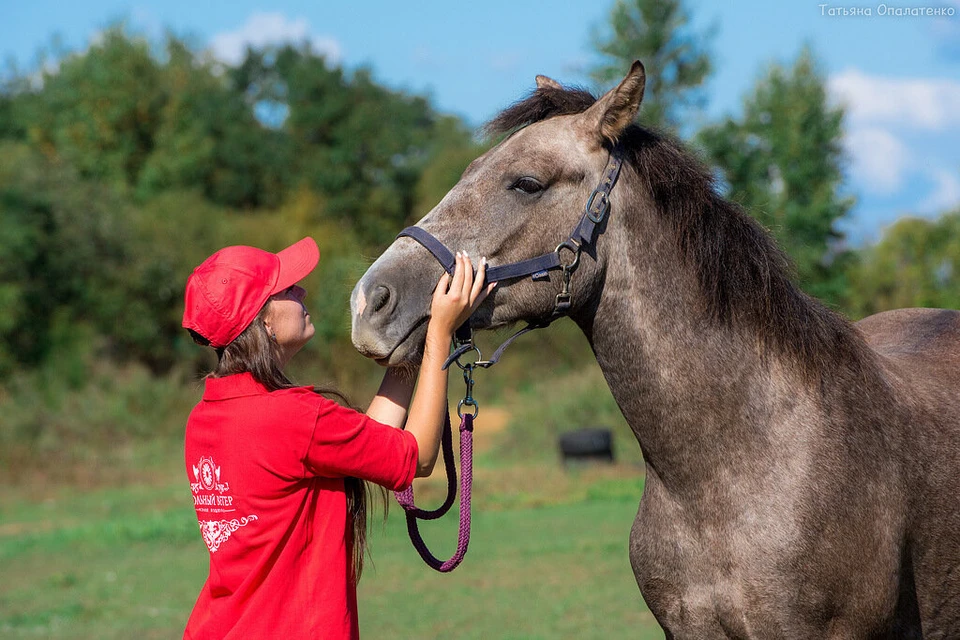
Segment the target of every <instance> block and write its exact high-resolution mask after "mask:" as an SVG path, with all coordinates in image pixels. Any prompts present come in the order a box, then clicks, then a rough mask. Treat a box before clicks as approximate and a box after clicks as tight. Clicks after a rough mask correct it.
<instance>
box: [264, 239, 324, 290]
mask: <svg viewBox="0 0 960 640" xmlns="http://www.w3.org/2000/svg"><path fill="white" fill-rule="evenodd" d="M277 258H279V259H280V273H279V274H278V276H277V284H276V286H275V287H274V288H273V291H271V292H270V295H273V294H274V293H279V292H280V291H283V290H284V289H286V288H287V287H289V286H291V285H295V284H297V283H298V282H300V281H301V280H303V279H304V278H306V277H307V276H308V275H310V272H311V271H313V270H314V268H316V266H317V262H318V261H319V260H320V249H319V248H318V247H317V242H316V240H314V239H313V238H310V237H307V238H304V239H303V240H301V241H299V242H296V243H294V244H292V245H290V246H289V247H287V248H286V249H284V250H283V251H278V252H277Z"/></svg>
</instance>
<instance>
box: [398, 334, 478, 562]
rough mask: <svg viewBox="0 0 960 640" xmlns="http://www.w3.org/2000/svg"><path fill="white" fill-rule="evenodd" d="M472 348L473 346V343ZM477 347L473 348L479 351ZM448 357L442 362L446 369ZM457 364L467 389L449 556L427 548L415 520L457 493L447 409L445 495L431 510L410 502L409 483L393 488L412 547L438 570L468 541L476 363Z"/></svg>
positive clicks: (439, 512) (459, 555) (430, 515)
mask: <svg viewBox="0 0 960 640" xmlns="http://www.w3.org/2000/svg"><path fill="white" fill-rule="evenodd" d="M473 348H474V349H476V347H473ZM479 353H480V351H479V350H477V354H478V355H479ZM450 362H451V361H448V362H447V363H446V364H445V365H444V369H446V368H447V367H448V366H449V364H450ZM452 362H456V363H457V366H458V367H460V368H461V369H462V370H463V380H464V382H465V383H466V385H467V392H466V395H465V396H464V398H463V399H462V400H461V401H460V403H459V404H458V405H457V415H459V416H460V529H459V532H458V534H457V550H456V551H455V552H454V554H453V556H452V557H451V558H450V559H449V560H446V561H443V560H440V559H438V558H437V557H436V556H434V555H433V554H432V553H430V549H428V548H427V545H426V543H425V542H424V541H423V537H422V536H421V535H420V527H419V525H418V523H417V520H436V519H437V518H440V517H441V516H443V515H444V514H446V513H447V511H449V510H450V507H451V506H452V505H453V501H454V499H455V498H456V495H457V468H456V464H455V463H454V460H453V430H452V429H451V427H450V413H449V412H447V414H446V416H445V419H444V424H443V432H442V434H441V436H440V444H441V448H442V450H443V462H444V468H445V470H446V475H447V497H446V499H445V500H444V502H443V504H442V505H440V507H439V508H437V509H435V510H433V511H425V510H423V509H420V508H418V507H417V506H416V505H415V504H414V498H413V484H411V485H410V486H409V487H408V488H407V489H405V490H403V491H397V492H395V494H394V495H396V498H397V502H398V503H399V504H400V506H401V507H402V508H403V510H404V512H405V515H406V518H407V533H408V534H409V535H410V542H412V543H413V547H414V549H416V550H417V553H419V554H420V557H421V558H423V561H424V562H426V563H427V565H428V566H429V567H430V568H432V569H435V570H437V571H439V572H440V573H448V572H450V571H453V570H454V569H456V568H457V566H458V565H459V564H460V563H461V562H462V561H463V558H464V556H465V555H467V546H468V545H469V544H470V498H471V495H472V493H473V419H474V418H476V417H477V414H478V413H480V406H479V405H478V404H477V401H476V400H474V399H473V369H474V367H475V366H476V363H471V364H466V365H463V364H460V361H459V359H454V360H452ZM464 407H472V408H473V409H472V410H473V413H472V414H471V413H464V411H463V408H464Z"/></svg>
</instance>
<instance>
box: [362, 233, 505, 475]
mask: <svg viewBox="0 0 960 640" xmlns="http://www.w3.org/2000/svg"><path fill="white" fill-rule="evenodd" d="M486 269H487V263H486V260H485V259H484V260H481V261H480V268H479V270H478V272H477V277H476V278H474V276H473V265H472V264H471V263H470V258H469V256H467V255H466V254H465V253H464V254H461V253H459V252H458V253H457V260H456V267H455V269H454V272H453V277H452V278H451V276H450V275H449V274H446V273H445V274H443V277H442V278H440V283H439V284H438V285H437V288H436V290H435V291H434V293H433V302H432V303H431V306H430V323H429V324H428V325H427V339H426V344H425V345H424V348H423V362H422V364H421V365H420V378H419V388H418V389H417V394H416V396H415V397H413V400H412V403H411V396H413V387H414V382H415V380H414V376H413V375H405V374H404V373H403V372H400V371H396V370H394V369H387V372H386V374H385V375H384V376H383V382H382V383H381V385H380V391H379V392H378V393H377V396H376V397H375V398H374V399H373V402H371V403H370V408H369V409H367V415H368V416H370V417H371V418H373V419H374V420H376V421H377V422H381V423H383V424H388V425H391V426H394V427H399V426H401V425H402V424H403V421H404V417H405V414H406V410H407V407H408V406H409V407H410V417H409V419H408V420H407V431H409V432H410V433H411V434H413V437H414V438H416V440H417V445H418V448H419V459H418V460H417V477H424V476H428V475H430V473H431V472H432V471H433V466H434V465H435V464H436V462H437V455H438V454H439V450H440V435H441V432H442V430H443V423H444V418H445V416H446V411H447V372H446V371H444V370H443V369H441V367H442V366H443V361H444V360H445V359H446V357H447V354H448V353H449V351H450V339H451V338H452V337H453V332H454V331H456V329H457V327H459V326H460V325H461V324H463V322H464V321H466V319H467V318H469V317H470V314H471V313H473V311H474V309H476V308H477V307H478V306H479V305H480V303H481V302H483V299H484V298H486V297H487V294H488V293H490V291H492V290H493V287H494V286H495V285H496V283H491V284H490V285H489V286H488V287H486V288H484V286H483V282H484V279H485V275H486Z"/></svg>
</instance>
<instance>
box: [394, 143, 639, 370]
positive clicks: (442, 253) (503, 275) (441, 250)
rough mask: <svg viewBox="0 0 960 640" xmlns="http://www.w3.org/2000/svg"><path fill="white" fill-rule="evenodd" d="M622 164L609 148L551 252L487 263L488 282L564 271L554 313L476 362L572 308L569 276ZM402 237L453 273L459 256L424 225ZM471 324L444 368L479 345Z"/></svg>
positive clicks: (603, 213) (594, 233)
mask: <svg viewBox="0 0 960 640" xmlns="http://www.w3.org/2000/svg"><path fill="white" fill-rule="evenodd" d="M622 167H623V152H622V149H621V148H620V147H619V145H615V146H614V147H613V148H612V149H611V150H610V157H609V158H608V160H607V166H606V168H604V170H603V176H602V177H601V179H600V183H599V184H598V185H597V187H596V189H594V190H593V193H591V194H590V197H589V198H588V199H587V203H586V205H585V206H584V211H583V215H581V216H580V220H579V222H578V223H577V226H576V227H575V228H574V229H573V233H571V234H570V236H569V237H568V238H567V239H566V240H564V241H563V242H561V243H560V244H558V245H557V248H556V249H554V250H553V251H552V252H550V253H544V254H542V255H539V256H536V257H534V258H528V259H526V260H520V261H518V262H511V263H509V264H504V265H497V266H491V267H487V276H486V279H487V282H501V281H504V280H517V279H519V278H524V277H526V276H531V277H532V279H533V280H542V279H544V278H546V277H547V275H548V272H549V271H552V270H554V269H561V270H562V271H563V276H562V277H563V287H562V289H561V291H560V293H558V294H557V298H556V302H555V305H554V309H553V313H552V314H551V316H550V317H549V318H546V319H544V320H541V321H539V322H530V323H529V324H528V325H527V326H526V327H525V328H523V329H521V330H520V331H518V332H517V333H515V334H514V335H513V336H511V337H510V338H509V339H508V340H507V341H506V342H504V343H503V344H502V345H501V346H500V348H499V349H497V351H496V352H495V353H494V355H493V357H492V358H490V360H486V361H482V362H477V363H474V364H475V365H477V366H485V367H489V366H491V365H493V364H496V362H497V360H499V358H500V356H501V355H502V353H503V351H504V349H506V347H507V346H508V345H509V344H510V343H512V342H513V341H514V340H515V339H516V338H517V337H519V336H520V335H522V334H524V333H526V332H527V331H530V330H532V329H538V328H541V327H545V326H547V325H549V324H550V323H551V322H553V321H554V320H556V319H557V318H559V317H561V316H563V315H564V314H566V312H567V311H568V310H569V309H570V277H571V275H572V274H573V272H574V271H576V269H577V266H578V265H579V263H580V253H581V251H582V250H583V247H584V246H587V245H593V244H594V243H595V242H596V240H597V237H598V236H599V234H600V233H601V232H602V227H600V225H601V223H603V221H604V220H605V219H606V217H607V215H608V214H609V213H610V192H611V191H612V190H613V187H614V185H615V184H616V183H617V178H618V177H619V176H620V169H621V168H622ZM403 237H407V238H412V239H414V240H416V241H417V242H419V243H420V244H421V245H423V246H424V247H425V248H426V249H427V250H428V251H429V252H430V253H431V254H433V256H434V257H435V258H436V259H437V261H438V262H439V263H440V265H441V266H442V267H443V268H444V270H446V272H447V273H449V274H451V275H452V274H453V270H454V267H455V266H456V258H455V257H454V254H453V252H452V251H450V249H448V248H447V247H446V245H444V244H443V243H442V242H441V241H440V240H438V239H437V238H436V237H435V236H434V235H433V234H431V233H430V232H429V231H427V230H426V229H423V228H422V227H407V228H406V229H404V230H403V231H401V232H400V233H399V234H397V238H403ZM565 250H566V251H569V252H570V253H572V254H573V259H572V260H570V261H569V262H564V261H563V258H562V256H561V254H562V253H563V252H564V251H565ZM469 325H470V321H469V320H467V322H466V323H464V326H462V327H460V329H458V330H457V342H458V343H459V344H460V345H461V346H460V347H459V348H458V349H456V350H455V351H454V352H453V353H452V354H451V357H450V358H449V359H448V360H447V362H446V363H445V364H444V368H447V367H448V366H450V364H451V363H452V362H453V361H454V360H456V359H457V358H459V357H460V356H461V355H463V354H464V353H467V352H468V351H471V350H473V349H476V347H474V346H473V343H472V341H471V340H470V333H471V332H470V326H469Z"/></svg>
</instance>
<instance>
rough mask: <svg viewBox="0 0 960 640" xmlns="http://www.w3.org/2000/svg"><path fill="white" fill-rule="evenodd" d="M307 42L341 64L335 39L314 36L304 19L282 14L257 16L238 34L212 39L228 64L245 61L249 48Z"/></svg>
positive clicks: (226, 34) (223, 34) (252, 17)
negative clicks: (291, 18) (290, 18)
mask: <svg viewBox="0 0 960 640" xmlns="http://www.w3.org/2000/svg"><path fill="white" fill-rule="evenodd" d="M304 41H307V42H309V43H310V45H311V47H312V48H313V50H314V51H315V52H317V53H322V54H323V55H324V56H326V58H327V60H328V61H329V62H332V63H337V62H339V61H340V58H341V56H342V53H343V51H342V48H341V47H340V43H339V42H337V41H336V40H334V39H333V38H329V37H325V36H318V35H314V34H311V33H310V25H309V23H307V21H306V20H305V19H303V18H296V19H294V20H289V19H287V17H286V16H284V15H283V14H281V13H254V14H253V15H251V16H250V17H249V18H248V19H247V22H246V23H245V24H244V25H243V26H242V27H240V28H239V29H236V30H235V31H227V32H225V33H218V34H216V35H215V36H213V38H211V40H210V49H211V50H212V51H213V54H214V56H216V57H217V59H219V60H222V61H223V62H226V63H228V64H239V63H240V62H242V61H243V56H244V54H245V53H246V50H247V47H252V48H254V49H258V48H262V47H266V46H269V45H279V44H283V43H287V42H290V43H295V44H299V43H301V42H304Z"/></svg>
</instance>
